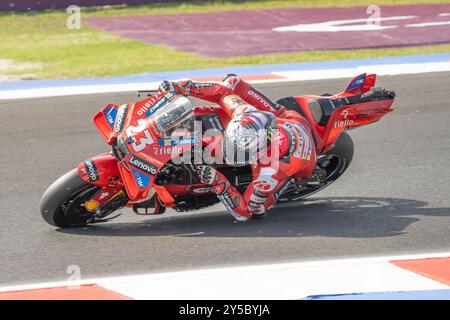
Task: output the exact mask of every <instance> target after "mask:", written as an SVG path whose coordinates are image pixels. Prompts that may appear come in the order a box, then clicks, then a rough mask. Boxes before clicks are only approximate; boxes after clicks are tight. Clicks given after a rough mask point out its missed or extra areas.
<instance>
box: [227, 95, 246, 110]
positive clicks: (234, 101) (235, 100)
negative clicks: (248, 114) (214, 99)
mask: <svg viewBox="0 0 450 320" xmlns="http://www.w3.org/2000/svg"><path fill="white" fill-rule="evenodd" d="M222 100H223V103H224V104H226V105H228V106H230V107H232V108H238V107H240V106H243V105H249V104H248V103H246V102H245V101H244V100H242V99H241V98H239V97H238V96H236V95H228V96H226V97H225V98H223V99H222Z"/></svg>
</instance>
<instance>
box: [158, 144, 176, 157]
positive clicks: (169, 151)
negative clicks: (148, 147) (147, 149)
mask: <svg viewBox="0 0 450 320" xmlns="http://www.w3.org/2000/svg"><path fill="white" fill-rule="evenodd" d="M153 152H154V153H155V155H156V156H163V155H171V154H177V155H178V154H181V153H183V148H181V147H177V146H176V147H170V148H166V147H161V148H153Z"/></svg>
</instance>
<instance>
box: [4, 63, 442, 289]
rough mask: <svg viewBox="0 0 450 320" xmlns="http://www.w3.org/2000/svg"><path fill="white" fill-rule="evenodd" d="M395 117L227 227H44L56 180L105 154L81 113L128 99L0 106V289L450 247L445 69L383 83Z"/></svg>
mask: <svg viewBox="0 0 450 320" xmlns="http://www.w3.org/2000/svg"><path fill="white" fill-rule="evenodd" d="M378 83H379V85H381V86H383V87H387V88H389V89H393V90H395V91H396V92H397V94H398V99H397V102H396V103H395V104H394V107H395V111H394V112H392V113H391V114H389V115H387V116H386V117H385V118H384V119H382V121H380V122H378V123H376V124H373V125H370V126H367V127H364V128H358V129H356V130H353V131H351V132H350V134H351V136H352V137H353V139H354V142H355V150H356V153H355V157H354V159H353V163H352V165H351V167H350V168H349V170H348V171H347V172H346V173H345V175H344V176H343V177H342V178H341V179H340V180H339V181H338V182H336V183H335V184H333V185H331V186H330V187H329V188H328V189H326V190H324V191H322V192H320V193H317V194H316V195H315V196H314V197H313V198H311V199H310V200H308V201H305V202H304V203H295V204H294V203H292V204H287V205H283V206H279V207H276V208H274V209H273V210H272V211H271V213H270V216H268V217H267V218H266V219H265V220H262V221H250V222H248V223H235V222H234V221H233V219H232V218H231V217H230V216H228V214H226V213H225V212H224V211H223V209H222V207H220V206H215V207H213V208H211V209H208V210H203V211H201V212H194V213H182V214H176V213H173V212H169V213H168V214H165V215H162V216H156V217H155V216H152V217H146V216H135V215H134V214H133V213H132V212H131V210H123V215H122V216H121V217H119V218H118V219H117V220H114V221H112V222H109V223H106V224H102V225H96V226H91V227H88V228H84V229H71V230H60V229H55V228H54V227H51V226H49V225H47V224H46V223H45V222H44V221H43V220H42V218H41V216H40V213H39V200H40V197H41V195H42V193H43V192H44V190H45V189H46V188H47V186H48V185H50V184H51V183H52V181H54V180H55V179H56V178H58V177H59V176H60V175H62V174H64V173H65V172H67V171H69V170H70V169H72V168H73V167H75V166H76V165H77V164H78V163H79V162H81V161H82V160H84V159H85V158H88V157H89V156H92V155H95V154H97V153H101V152H104V151H107V150H108V146H107V145H106V144H105V143H104V142H103V140H102V138H101V137H100V135H99V134H98V133H97V131H96V129H95V127H94V125H93V123H92V120H91V119H92V116H93V115H94V114H95V113H96V112H97V110H98V109H99V108H100V107H101V106H103V105H105V104H107V103H110V102H112V103H118V104H120V103H124V102H130V101H133V100H135V99H136V96H135V95H134V94H132V93H117V94H100V95H82V96H70V97H58V98H41V99H23V100H14V101H0V115H1V117H0V132H1V138H0V150H1V161H0V172H1V179H0V285H12V284H23V283H30V282H41V281H49V280H66V279H67V278H68V277H69V274H67V268H68V267H69V266H71V265H77V266H79V267H80V269H81V276H82V278H92V277H105V276H112V275H129V274H139V273H147V272H161V271H175V270H187V269H197V268H209V267H218V266H221V267H222V266H237V265H252V264H260V263H276V262H286V261H307V260H322V259H331V258H345V257H366V256H378V255H397V254H411V253H424V252H442V251H450V250H449V249H450V188H449V185H450V170H449V163H450V103H449V98H448V94H449V93H448V88H449V85H448V84H449V83H450V73H449V72H441V73H429V74H420V75H402V76H385V77H381V78H380V79H379V82H378ZM345 84H346V80H344V79H340V80H326V81H308V82H287V83H279V84H267V85H260V86H258V87H260V88H261V89H262V90H264V91H266V92H267V93H268V94H270V95H272V96H273V97H275V98H280V97H283V96H287V95H295V94H297V95H301V94H307V93H313V94H321V93H324V92H332V93H334V92H337V91H340V90H341V89H342V88H343V87H344V86H345Z"/></svg>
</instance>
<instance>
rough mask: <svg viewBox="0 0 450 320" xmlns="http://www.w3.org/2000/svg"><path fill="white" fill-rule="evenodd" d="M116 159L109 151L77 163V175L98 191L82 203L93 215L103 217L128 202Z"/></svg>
mask: <svg viewBox="0 0 450 320" xmlns="http://www.w3.org/2000/svg"><path fill="white" fill-rule="evenodd" d="M117 165H118V163H117V160H116V159H115V158H114V156H113V155H112V154H111V153H104V154H101V155H98V156H95V157H92V158H90V159H87V160H85V161H83V162H82V163H80V164H79V165H78V175H79V176H80V178H81V179H83V180H84V181H86V182H87V183H89V184H91V185H95V186H98V187H99V188H98V191H97V192H96V193H95V194H94V195H93V196H92V198H91V199H89V200H87V201H86V202H85V203H84V207H85V208H86V210H87V211H88V212H90V213H92V215H93V217H95V218H98V219H103V218H104V217H106V216H107V215H109V214H111V213H112V212H114V211H115V210H117V209H120V208H121V207H124V206H125V205H126V204H127V203H128V200H129V199H128V196H127V194H126V192H125V186H124V184H123V181H122V178H121V176H120V172H119V169H118V168H117Z"/></svg>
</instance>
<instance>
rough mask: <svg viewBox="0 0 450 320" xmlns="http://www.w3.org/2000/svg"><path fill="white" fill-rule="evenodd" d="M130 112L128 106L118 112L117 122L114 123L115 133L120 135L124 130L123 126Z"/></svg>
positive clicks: (121, 107)
mask: <svg viewBox="0 0 450 320" xmlns="http://www.w3.org/2000/svg"><path fill="white" fill-rule="evenodd" d="M127 112H128V106H127V105H125V104H124V105H122V106H120V107H119V110H118V111H117V117H116V121H115V122H114V132H116V133H119V132H121V131H122V129H123V125H124V124H125V118H126V115H127Z"/></svg>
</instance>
